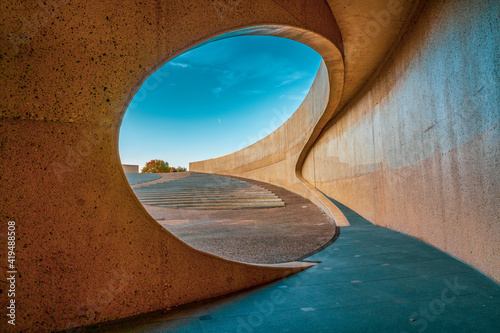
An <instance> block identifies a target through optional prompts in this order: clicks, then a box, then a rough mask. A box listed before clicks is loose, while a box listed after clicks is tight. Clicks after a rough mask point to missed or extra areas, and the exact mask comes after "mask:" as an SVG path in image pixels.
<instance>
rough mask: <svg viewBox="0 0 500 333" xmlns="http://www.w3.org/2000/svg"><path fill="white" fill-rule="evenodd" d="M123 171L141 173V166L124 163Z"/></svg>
mask: <svg viewBox="0 0 500 333" xmlns="http://www.w3.org/2000/svg"><path fill="white" fill-rule="evenodd" d="M122 167H123V172H125V173H139V166H138V165H133V164H122Z"/></svg>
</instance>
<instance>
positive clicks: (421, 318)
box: [85, 202, 500, 333]
mask: <svg viewBox="0 0 500 333" xmlns="http://www.w3.org/2000/svg"><path fill="white" fill-rule="evenodd" d="M336 205H337V206H338V207H339V208H340V209H341V210H342V212H343V213H344V214H345V215H346V217H347V219H348V221H349V222H350V224H351V226H348V227H342V228H340V229H341V230H340V236H339V238H338V239H337V240H336V241H335V242H334V243H333V244H331V245H330V246H329V247H327V248H325V249H324V250H323V251H321V252H319V253H317V254H315V255H313V256H311V257H309V258H307V259H306V260H315V261H321V263H319V264H318V265H316V266H314V267H313V268H311V269H309V270H307V271H304V272H301V273H299V274H297V275H294V276H292V277H289V278H287V279H284V280H282V281H278V282H274V283H271V284H268V285H266V286H264V287H261V288H256V289H252V290H248V291H245V292H242V293H237V294H234V295H231V296H229V297H223V298H217V299H213V300H207V301H202V302H197V303H193V304H189V305H185V306H182V307H180V308H173V309H168V310H167V309H165V311H161V312H154V313H150V314H146V315H141V316H138V317H135V318H129V319H127V320H123V321H119V322H113V323H106V324H104V325H101V326H98V327H91V328H87V329H86V330H85V332H143V333H157V332H172V333H175V332H182V333H184V332H193V333H212V332H213V333H226V332H227V333H234V332H238V333H240V332H245V333H247V332H255V333H260V332H262V333H268V332H289V333H323V332H324V333H330V332H353V333H357V332H399V333H404V332H432V333H434V332H436V333H442V332H450V333H451V332H453V333H455V332H457V333H458V332H464V333H468V332H498V331H499V330H500V322H499V321H498V309H499V307H500V286H499V285H498V284H497V283H495V282H493V281H492V280H490V279H489V278H487V277H485V276H484V275H483V274H481V273H479V272H478V271H476V270H474V269H472V268H471V267H470V266H468V265H466V264H464V263H462V262H460V261H458V260H456V259H454V258H452V257H450V256H449V255H447V254H446V253H443V252H442V251H440V250H438V249H436V248H434V247H432V246H429V245H428V244H425V243H424V242H422V241H420V240H417V239H415V238H412V237H409V236H406V235H403V234H401V233H398V232H395V231H392V230H389V229H386V228H383V227H380V226H376V225H373V224H371V223H370V222H369V221H367V220H365V219H364V218H363V217H361V216H360V215H359V214H357V213H356V212H354V211H352V210H350V209H349V208H347V207H345V206H343V205H342V204H340V203H338V202H336Z"/></svg>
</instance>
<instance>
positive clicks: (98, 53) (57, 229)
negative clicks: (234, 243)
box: [0, 0, 343, 331]
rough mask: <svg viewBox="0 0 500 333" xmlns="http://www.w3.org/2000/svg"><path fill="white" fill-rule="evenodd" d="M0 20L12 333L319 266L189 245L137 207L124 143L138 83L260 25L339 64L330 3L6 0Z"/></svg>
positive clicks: (63, 325)
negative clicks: (237, 257)
mask: <svg viewBox="0 0 500 333" xmlns="http://www.w3.org/2000/svg"><path fill="white" fill-rule="evenodd" d="M0 15H1V20H0V22H1V23H0V43H1V49H2V54H1V57H0V83H2V90H1V92H0V93H1V96H2V98H1V99H0V116H1V120H0V150H1V152H2V159H1V160H0V170H1V174H2V177H1V178H0V185H1V188H2V190H1V192H0V202H1V206H0V216H1V219H2V221H4V222H2V225H4V226H5V225H6V223H7V221H10V220H12V221H16V226H17V230H16V232H17V233H16V251H17V252H16V268H17V270H18V275H17V290H16V301H17V303H16V304H17V306H18V308H17V309H18V311H17V313H16V315H17V317H16V326H15V327H9V329H10V330H13V331H28V330H29V331H51V330H62V329H67V328H71V327H75V326H81V325H89V324H94V323H98V322H102V321H106V320H112V319H117V318H122V317H126V316H131V315H136V314H140V313H144V312H147V311H154V310H160V309H164V308H167V307H171V306H175V305H179V304H184V303H187V302H192V301H196V300H200V299H204V298H209V297H214V296H217V295H222V294H227V293H231V292H234V291H238V290H242V289H245V288H249V287H252V286H256V285H259V284H263V283H266V282H269V281H272V280H276V279H279V278H282V277H284V276H287V275H289V274H292V273H294V272H297V271H300V270H303V269H305V268H307V267H309V266H310V265H309V264H304V263H290V264H286V265H281V266H257V265H248V264H243V263H236V262H232V261H228V260H223V259H221V258H217V257H215V256H212V255H209V254H206V253H202V252H199V251H196V250H194V249H192V248H191V247H189V246H187V245H186V244H184V243H183V242H181V241H180V240H178V239H177V238H176V237H174V236H173V235H172V234H170V233H169V232H167V231H166V230H165V229H164V228H162V227H161V226H160V225H159V224H158V223H157V222H156V221H155V220H154V219H153V218H152V217H151V216H150V215H149V214H148V213H147V211H146V210H145V209H144V208H143V206H142V205H141V204H140V202H139V201H138V200H137V198H136V197H135V195H134V194H133V192H132V190H131V188H130V186H129V185H128V184H127V180H126V178H125V175H124V172H123V169H122V166H121V163H120V160H119V157H118V144H117V143H118V133H119V126H120V122H121V119H122V117H123V114H124V112H125V110H126V107H127V105H128V103H129V102H130V101H131V99H132V97H133V95H134V94H135V92H137V90H138V89H139V87H140V85H141V83H142V82H144V81H145V79H146V78H147V77H148V76H149V75H150V74H151V73H152V72H153V71H155V70H156V69H158V68H159V67H160V66H161V65H163V64H164V63H165V62H167V61H168V60H169V59H171V58H173V57H174V56H176V55H178V54H179V53H181V52H183V51H185V50H187V49H189V48H190V47H192V46H195V45H197V44H199V43H200V42H204V41H207V40H209V39H210V38H213V37H215V36H217V35H219V34H221V33H225V32H229V31H234V30H240V29H243V28H247V27H254V26H261V27H264V28H267V30H263V29H261V31H260V33H263V34H274V35H280V36H284V37H290V38H295V39H297V40H299V41H301V40H302V38H306V39H307V41H308V43H310V44H311V45H313V46H314V45H317V46H318V47H319V48H321V45H327V48H328V49H329V50H330V51H331V55H332V59H329V60H328V54H327V56H326V59H327V60H328V61H331V62H332V63H334V62H335V61H338V60H339V59H340V60H341V57H340V56H339V54H340V53H341V51H339V50H342V42H341V35H340V32H339V30H338V27H337V25H336V22H335V20H334V17H333V15H332V13H331V11H330V10H329V7H328V4H327V3H326V2H325V1H323V0H303V1H295V2H294V3H293V4H292V3H289V2H287V1H270V0H262V1H233V2H226V1H198V0H196V1H195V0H192V1H189V0H182V1H180V0H178V1H143V2H138V1H131V0H130V1H129V0H126V1H119V2H118V1H96V0H90V1H67V0H61V1H47V2H42V1H34V0H33V1H5V2H4V3H3V6H2V11H1V14H0ZM252 33H259V31H253V32H252ZM339 66H340V68H341V62H340V64H339ZM338 74H339V75H342V74H343V73H342V71H340V72H339V73H338ZM5 232H6V229H4V231H1V233H2V234H3V235H5ZM3 239H5V236H4V237H3ZM2 244H5V243H4V242H3V241H2ZM0 253H1V254H0V258H1V260H3V261H4V262H6V251H1V252H0ZM4 272H5V270H4ZM4 274H5V273H3V274H2V276H4V278H2V279H1V282H0V286H1V289H2V290H4V291H5V290H7V288H6V287H7V283H6V281H7V280H6V278H5V275H4ZM2 295H3V296H2V298H1V301H0V304H1V306H2V307H3V308H4V309H5V308H6V306H7V303H6V302H7V301H8V298H7V297H4V295H5V293H4V294H2ZM6 325H7V323H6V320H2V321H1V323H0V330H2V331H3V330H5V328H6Z"/></svg>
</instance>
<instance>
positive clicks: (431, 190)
mask: <svg viewBox="0 0 500 333" xmlns="http://www.w3.org/2000/svg"><path fill="white" fill-rule="evenodd" d="M395 3H398V6H399V7H398V9H397V10H396V9H394V8H396V7H393V6H392V5H394V4H395ZM330 6H331V8H332V10H333V12H334V13H335V15H336V18H337V19H338V22H339V26H340V29H341V31H342V35H343V37H344V40H343V41H344V55H345V58H344V61H345V62H344V65H345V66H344V69H345V73H344V78H345V80H344V83H345V84H344V86H343V91H342V96H341V97H340V102H337V103H336V104H337V105H338V107H337V109H336V110H333V111H332V110H329V109H328V107H326V109H325V110H326V111H325V113H328V114H329V115H330V121H329V122H328V124H326V126H322V125H323V123H322V122H321V121H319V122H318V125H316V130H317V129H318V128H320V130H321V135H320V137H319V138H317V137H315V135H314V134H312V135H311V136H310V140H309V142H308V144H305V145H303V146H301V145H296V143H297V142H300V140H302V139H303V138H304V137H307V136H309V135H310V133H311V123H313V122H314V121H312V119H318V114H319V113H318V112H320V110H321V108H322V107H323V106H324V105H325V100H324V99H325V98H326V96H325V95H321V93H322V92H324V90H322V89H324V88H322V86H324V85H325V84H326V83H324V82H325V81H324V80H325V76H324V71H325V68H324V67H322V69H321V70H320V71H319V74H318V77H317V79H316V81H315V83H314V85H313V88H312V89H311V92H310V94H309V95H308V97H307V99H306V101H305V102H304V104H303V105H302V106H301V108H299V110H298V111H297V112H296V114H294V115H293V116H292V118H290V120H289V121H288V122H286V123H285V124H284V125H283V126H282V127H281V128H279V129H278V130H277V131H276V132H275V133H272V134H271V135H270V136H268V137H266V138H264V139H263V140H262V141H260V142H257V143H256V144H254V145H252V146H250V147H248V148H246V149H243V150H241V151H239V152H236V153H233V154H230V155H226V156H223V157H220V158H216V159H212V160H207V161H201V162H196V163H193V164H192V168H194V169H196V170H198V171H208V172H214V173H223V174H233V175H241V176H244V177H248V178H255V179H259V180H264V181H268V182H271V183H274V184H277V185H281V186H284V187H286V188H288V189H291V190H292V191H295V192H297V193H299V194H302V195H304V196H305V197H308V198H311V199H313V200H314V199H315V195H314V193H315V192H313V191H314V190H313V191H311V192H307V191H305V190H304V187H305V186H302V187H301V186H299V184H301V183H302V184H305V185H306V186H308V187H309V188H310V187H313V186H314V187H316V188H318V189H320V190H321V191H322V192H324V193H326V194H327V195H329V196H331V197H333V198H335V199H336V200H338V201H340V202H342V203H343V204H345V205H347V206H349V207H350V208H352V209H354V210H355V211H357V212H358V213H360V214H362V215H363V216H364V217H366V218H367V219H369V220H370V221H372V222H374V223H376V224H379V225H382V226H387V227H389V228H392V229H395V230H398V231H401V232H404V233H407V234H409V235H413V236H415V237H418V238H421V239H423V240H424V241H426V242H428V243H430V244H432V245H435V246H437V247H438V248H441V249H442V250H444V251H446V252H448V253H450V254H452V255H454V256H455V257H457V258H459V259H461V260H463V261H465V262H467V263H469V264H471V265H473V266H474V267H476V268H478V269H479V270H481V271H482V272H484V273H486V274H487V275H489V276H490V277H492V278H493V279H495V280H497V281H500V256H499V252H500V222H499V219H498V217H499V214H498V206H499V202H498V199H499V197H500V193H499V191H500V190H499V188H500V187H499V179H500V174H499V168H498V159H499V146H500V145H499V143H500V142H499V141H500V140H499V134H498V128H499V119H500V117H499V111H498V110H499V105H500V103H499V100H500V96H499V95H500V89H499V81H498V75H499V73H498V68H499V60H498V59H500V57H499V53H498V45H499V39H500V38H499V35H498V31H499V21H498V12H499V5H498V2H495V1H487V0H485V1H451V0H450V1H440V2H422V3H418V2H415V3H413V4H410V3H403V2H398V1H390V2H387V3H386V6H387V7H384V6H383V5H381V4H380V3H379V2H371V3H368V2H363V1H354V2H352V3H351V6H347V7H345V6H344V7H343V8H340V7H341V5H338V4H334V3H333V1H332V2H331V3H330ZM358 6H359V7H360V8H364V10H365V13H367V15H366V16H361V17H358V16H356V17H355V18H353V16H352V15H347V14H346V12H350V11H351V13H352V11H353V8H358ZM391 6H392V7H391ZM370 9H371V10H370ZM370 15H371V17H372V19H371V20H370V19H369V17H370ZM391 15H392V18H393V20H392V21H391V20H389V18H390V17H391ZM398 15H399V16H398ZM366 17H368V19H366ZM409 18H413V19H409ZM363 19H365V21H363ZM355 20H360V21H358V22H356V21H355ZM398 21H399V22H404V23H401V24H399V25H397V24H396V25H395V26H390V24H395V23H394V22H398ZM389 22H391V23H389ZM384 24H387V26H386V27H387V28H386V29H385V30H384V28H383V27H384ZM363 51H366V52H363ZM372 51H373V52H372ZM363 57H365V58H367V59H368V60H366V59H365V60H363ZM363 65H367V67H366V68H368V70H366V68H365V67H364V66H363ZM357 66H359V67H361V69H359V68H356V67H357ZM327 67H328V66H327ZM370 70H371V71H370ZM369 74H370V75H371V78H370V79H369V80H368V78H369ZM330 84H331V81H330ZM313 101H316V103H313ZM315 108H318V109H315ZM296 119H301V120H302V121H296ZM299 147H300V148H299ZM298 149H302V153H301V155H303V157H304V159H303V160H302V159H301V157H298V155H297V150H298ZM269 156H271V157H269ZM301 176H302V177H303V178H304V179H301ZM299 180H302V181H299ZM316 199H321V200H324V198H322V197H316ZM315 202H316V203H317V202H318V200H316V201H315ZM319 205H320V206H321V204H319ZM334 215H335V214H334Z"/></svg>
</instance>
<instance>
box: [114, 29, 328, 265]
mask: <svg viewBox="0 0 500 333" xmlns="http://www.w3.org/2000/svg"><path fill="white" fill-rule="evenodd" d="M254 33H255V30H252V29H250V30H248V29H247V30H244V31H241V30H240V31H238V32H231V33H226V34H223V35H220V36H217V37H215V38H212V39H211V40H209V41H207V42H204V43H201V44H199V45H196V46H194V47H192V48H190V49H189V50H187V51H186V52H183V53H182V54H180V55H178V56H176V57H175V58H173V59H171V60H170V61H168V62H167V63H165V64H164V65H163V66H161V67H160V68H159V69H157V70H156V71H155V72H154V73H153V74H152V75H150V76H149V77H148V78H147V79H146V80H145V81H144V83H143V84H142V86H141V87H140V89H139V90H138V92H137V93H136V95H135V96H134V98H133V99H132V101H131V103H130V105H129V107H128V108H127V111H126V113H125V115H124V118H123V121H122V124H121V127H120V136H119V138H120V140H119V152H120V157H121V160H122V163H123V164H124V171H125V173H126V176H127V180H128V181H129V184H130V185H131V187H132V189H133V191H134V193H135V194H136V196H137V197H138V199H139V200H140V202H141V203H142V204H143V205H144V208H145V209H146V210H147V211H148V212H149V214H150V215H151V216H152V217H153V218H154V219H155V220H156V221H158V223H160V224H161V225H162V226H163V227H165V228H166V229H167V230H168V231H170V232H171V233H173V234H174V235H175V236H177V237H178V238H180V239H181V240H183V241H184V242H186V243H187V244H188V245H190V246H192V247H194V248H196V249H199V250H202V251H204V252H208V253H212V254H215V255H217V256H220V257H223V258H227V259H232V260H237V261H243V262H249V263H262V264H271V263H280V262H289V261H293V260H295V259H296V258H299V257H302V256H303V255H305V254H306V253H309V252H312V251H314V250H315V249H317V248H319V247H320V246H322V245H323V244H325V243H326V242H328V241H329V240H330V239H331V237H333V235H334V233H335V229H334V228H333V223H332V221H330V220H329V219H330V218H329V217H328V216H326V215H325V214H324V213H323V212H322V211H321V210H320V209H319V208H318V207H317V206H316V205H314V204H313V203H311V202H310V201H309V200H307V199H305V198H303V197H301V196H299V195H297V194H294V193H292V192H290V191H287V190H285V189H284V188H281V187H278V186H273V185H271V184H268V183H264V182H258V181H254V180H250V179H244V178H239V177H224V176H222V175H209V174H200V173H192V172H189V171H187V170H185V167H184V166H186V165H187V163H188V162H192V161H197V160H201V159H207V158H213V157H217V156H220V155H226V154H229V153H232V152H234V151H239V150H241V149H244V148H246V147H248V146H250V145H252V144H254V143H256V142H258V141H259V140H261V139H263V138H265V137H267V136H269V135H271V134H272V133H273V132H274V131H275V130H276V129H278V128H279V127H280V126H282V125H283V123H285V122H286V121H287V120H288V119H289V118H290V117H291V116H292V115H293V114H294V112H295V111H296V110H297V109H298V108H299V107H300V106H301V104H303V103H304V100H305V99H306V97H307V95H308V94H309V92H310V90H311V87H312V86H313V82H314V80H315V78H316V76H317V73H318V70H319V68H320V64H321V61H322V57H321V56H320V55H319V54H318V53H317V52H316V51H314V50H313V49H312V48H310V47H309V46H306V45H305V44H302V43H300V42H297V41H294V40H292V39H288V38H283V37H276V36H268V35H253V34H254ZM248 34H250V35H248ZM164 162H165V163H164ZM125 163H126V164H125ZM174 165H178V167H175V166H174ZM311 220H312V221H315V222H314V223H312V224H311V223H310V221H311Z"/></svg>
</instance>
